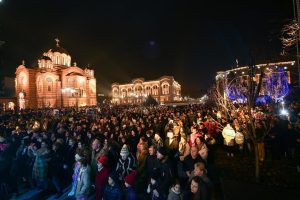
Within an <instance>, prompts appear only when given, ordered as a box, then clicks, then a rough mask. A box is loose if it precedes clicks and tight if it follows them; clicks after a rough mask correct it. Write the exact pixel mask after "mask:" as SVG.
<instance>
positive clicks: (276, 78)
mask: <svg viewBox="0 0 300 200" xmlns="http://www.w3.org/2000/svg"><path fill="white" fill-rule="evenodd" d="M265 88H266V94H267V95H268V96H270V97H271V98H272V99H273V100H274V101H275V102H279V101H282V100H283V98H284V97H285V96H286V95H287V94H288V92H289V85H288V79H287V75H286V73H285V72H284V69H283V68H278V69H277V71H271V72H269V73H267V74H266V85H265Z"/></svg>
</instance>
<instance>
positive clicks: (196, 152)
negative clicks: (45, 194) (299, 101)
mask: <svg viewBox="0 0 300 200" xmlns="http://www.w3.org/2000/svg"><path fill="white" fill-rule="evenodd" d="M291 109H294V112H296V110H297V106H296V107H294V108H293V107H291ZM267 111H269V112H267ZM266 113H267V114H266ZM251 114H253V116H254V119H255V128H256V133H257V137H256V139H257V140H260V141H258V142H259V143H260V145H259V152H260V161H261V162H263V161H264V159H266V157H267V158H268V157H269V158H270V159H279V158H281V157H283V156H289V157H291V158H292V159H298V158H297V157H296V153H295V151H296V149H297V148H296V147H297V145H299V142H300V137H299V133H300V121H298V120H297V119H296V120H295V121H294V122H293V123H291V120H290V121H289V120H288V119H287V118H282V117H279V116H276V115H275V114H274V112H271V110H270V109H269V108H268V107H260V108H257V110H255V111H253V113H251ZM296 118H297V117H296ZM247 120H248V119H247V113H246V112H243V110H240V111H238V112H232V113H231V116H229V117H228V116H226V114H225V113H224V112H220V111H218V110H217V109H213V108H208V107H203V106H202V105H187V106H179V107H167V106H155V107H140V106H112V105H102V106H98V107H89V108H81V109H79V110H78V109H75V108H63V109H50V108H49V109H40V110H21V111H5V112H4V111H3V112H1V115H0V184H1V185H0V190H1V193H2V194H8V193H16V194H18V188H19V187H18V185H19V184H27V185H28V186H29V187H32V188H37V187H38V188H41V189H43V190H45V191H55V193H56V198H59V197H60V196H61V195H62V194H63V190H64V188H66V187H67V186H69V185H71V187H70V188H71V189H70V190H69V191H68V196H69V197H70V198H76V199H80V200H85V199H88V197H89V195H91V194H93V193H95V194H96V199H97V200H102V199H103V200H121V199H126V200H136V199H149V200H182V199H191V200H193V199H195V200H196V199H198V200H199V199H200V200H208V199H212V196H213V194H214V183H215V180H216V176H215V173H214V168H215V163H214V160H215V159H214V155H215V151H216V149H217V148H218V147H222V146H223V145H224V147H225V150H226V152H227V156H228V157H229V158H230V157H234V156H235V155H236V154H237V153H239V154H243V155H245V156H248V155H250V154H251V153H253V141H252V140H251V136H249V135H248V134H247V131H246V129H247ZM266 122H268V124H269V126H266ZM268 127H269V128H268Z"/></svg>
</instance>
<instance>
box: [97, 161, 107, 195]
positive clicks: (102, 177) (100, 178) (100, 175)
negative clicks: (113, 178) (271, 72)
mask: <svg viewBox="0 0 300 200" xmlns="http://www.w3.org/2000/svg"><path fill="white" fill-rule="evenodd" d="M108 174H109V168H108V167H103V169H101V171H98V172H97V175H96V184H95V185H96V200H102V197H103V193H104V189H105V185H106V183H107V180H108Z"/></svg>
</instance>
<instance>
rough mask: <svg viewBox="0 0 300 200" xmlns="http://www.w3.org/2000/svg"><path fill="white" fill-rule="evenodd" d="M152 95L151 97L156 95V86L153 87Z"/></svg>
mask: <svg viewBox="0 0 300 200" xmlns="http://www.w3.org/2000/svg"><path fill="white" fill-rule="evenodd" d="M152 94H153V95H158V87H157V85H155V86H153V89H152Z"/></svg>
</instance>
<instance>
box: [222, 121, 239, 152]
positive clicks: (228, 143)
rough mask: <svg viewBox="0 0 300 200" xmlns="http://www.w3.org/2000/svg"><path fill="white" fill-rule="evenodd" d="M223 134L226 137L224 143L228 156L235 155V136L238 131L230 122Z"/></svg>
mask: <svg viewBox="0 0 300 200" xmlns="http://www.w3.org/2000/svg"><path fill="white" fill-rule="evenodd" d="M222 136H223V138H224V145H225V148H226V150H227V156H231V157H233V156H234V138H235V136H236V132H235V130H234V128H233V127H232V126H231V124H230V123H228V124H227V125H226V126H225V127H224V129H223V131H222Z"/></svg>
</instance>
